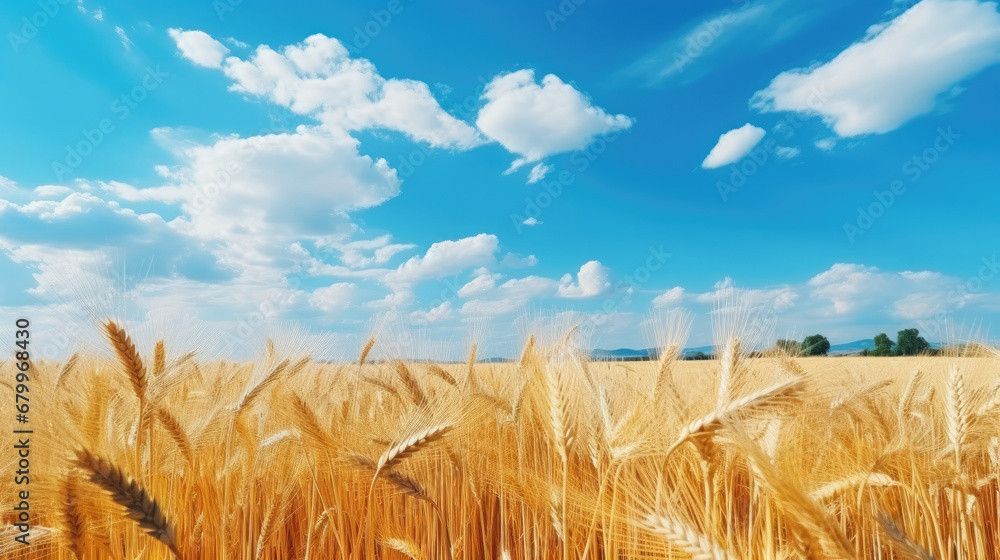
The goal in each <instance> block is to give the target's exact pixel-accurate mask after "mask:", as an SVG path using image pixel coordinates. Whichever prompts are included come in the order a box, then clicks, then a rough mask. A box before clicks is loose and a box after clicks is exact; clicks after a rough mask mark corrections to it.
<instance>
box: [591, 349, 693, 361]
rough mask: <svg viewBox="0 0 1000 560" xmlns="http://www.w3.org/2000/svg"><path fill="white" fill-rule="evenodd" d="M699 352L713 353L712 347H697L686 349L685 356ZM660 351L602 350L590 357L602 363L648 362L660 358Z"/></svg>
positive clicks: (597, 350)
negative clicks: (616, 361) (619, 361)
mask: <svg viewBox="0 0 1000 560" xmlns="http://www.w3.org/2000/svg"><path fill="white" fill-rule="evenodd" d="M698 352H704V353H705V354H711V353H712V347H711V346H697V347H694V348H685V349H684V356H691V355H693V354H696V353H698ZM658 354H659V353H658V351H657V349H656V348H646V349H644V350H635V349H632V348H618V349H615V350H603V349H601V348H598V349H595V350H592V351H591V352H590V357H591V359H593V360H596V361H599V362H602V361H613V360H648V359H656V358H657V356H658Z"/></svg>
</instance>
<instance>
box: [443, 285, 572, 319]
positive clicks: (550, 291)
mask: <svg viewBox="0 0 1000 560" xmlns="http://www.w3.org/2000/svg"><path fill="white" fill-rule="evenodd" d="M558 288H559V283H558V282H556V281H555V280H552V279H550V278H542V277H539V276H527V277H525V278H514V279H511V280H508V281H506V282H504V283H503V284H501V285H500V286H499V287H497V288H496V289H493V290H485V291H482V292H480V293H479V296H480V298H479V299H472V300H469V301H467V302H465V304H463V305H462V308H461V309H460V310H459V312H460V313H461V314H463V315H507V314H511V313H520V312H522V311H524V309H525V307H526V306H527V305H528V303H529V302H530V301H531V300H532V299H535V298H545V297H552V296H553V295H555V293H556V290H557V289H558Z"/></svg>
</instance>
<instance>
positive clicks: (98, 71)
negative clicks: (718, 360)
mask: <svg viewBox="0 0 1000 560" xmlns="http://www.w3.org/2000/svg"><path fill="white" fill-rule="evenodd" d="M0 29H2V30H4V33H5V37H6V40H5V44H4V45H3V47H2V49H0V50H2V52H3V54H2V61H3V76H4V79H3V80H0V119H2V120H0V153H2V154H3V157H2V158H0V177H2V179H0V273H2V275H3V288H4V289H3V290H2V292H0V309H2V312H3V315H5V316H11V317H13V316H15V315H25V314H27V315H29V316H36V317H38V320H39V321H40V322H43V323H44V322H46V321H48V322H50V323H52V324H59V323H61V322H62V323H64V322H65V321H66V317H68V316H69V315H70V314H71V310H72V309H73V308H78V307H81V306H86V305H95V304H94V302H93V299H94V298H93V293H92V292H94V291H95V290H96V288H92V287H94V286H110V285H118V284H121V283H122V282H123V281H122V278H121V274H120V273H119V272H118V271H119V270H122V269H124V270H126V271H127V272H126V275H127V276H128V278H127V280H126V281H125V283H126V284H127V285H128V287H129V288H130V289H132V293H130V294H129V305H130V311H129V313H130V315H131V317H130V318H131V319H132V320H134V321H136V322H138V323H142V322H150V321H153V318H154V317H167V318H169V319H162V320H161V322H162V321H175V322H176V321H187V322H190V321H195V320H197V321H203V322H205V323H207V324H209V325H212V326H214V327H215V328H218V329H222V330H226V329H229V330H231V329H232V328H233V325H236V324H239V323H241V322H246V321H247V318H248V317H263V319H264V320H265V321H266V322H267V323H268V324H271V323H280V324H288V322H294V323H297V324H300V325H303V326H304V328H308V329H310V330H312V331H313V332H332V333H336V334H338V335H340V336H341V337H342V338H343V339H345V340H348V339H349V340H354V338H355V337H356V336H358V335H361V334H364V333H365V332H367V330H368V329H370V328H371V325H372V319H371V318H372V317H373V316H382V315H385V314H391V315H392V316H393V317H394V319H393V321H394V323H396V324H397V325H402V326H401V327H399V328H400V329H403V330H407V329H409V330H412V331H419V332H420V333H422V334H421V336H426V337H429V338H439V339H444V340H455V341H458V340H467V339H468V337H469V336H472V335H470V333H478V334H476V336H479V335H481V334H482V331H483V325H484V324H486V323H488V324H489V328H488V329H486V331H487V334H488V335H489V336H490V337H491V339H492V340H494V341H495V342H496V345H497V346H496V349H495V352H497V353H504V352H506V350H504V349H503V348H505V346H504V344H505V343H509V342H513V341H514V340H515V339H516V335H517V332H518V329H512V328H511V325H512V324H516V323H517V318H518V317H522V316H524V314H525V313H528V314H529V315H530V316H557V317H558V316H560V314H562V313H572V316H571V317H569V318H566V321H568V322H573V321H583V322H584V323H585V324H586V325H587V326H588V328H589V331H588V332H592V337H591V341H592V344H593V345H594V346H600V347H618V346H631V347H640V346H642V345H643V343H644V340H643V336H642V331H643V329H642V326H641V325H642V322H643V320H644V318H646V317H647V316H648V315H649V314H650V313H664V312H669V311H670V310H673V309H686V310H688V311H690V312H692V313H694V314H695V315H696V320H695V324H694V329H693V331H692V336H691V341H690V342H691V344H692V345H700V344H707V343H709V342H710V341H711V336H712V331H711V328H710V315H711V311H712V309H713V308H716V307H718V305H719V302H720V301H723V300H726V301H728V300H727V299H726V298H728V297H730V296H734V297H739V298H740V299H742V300H744V301H747V302H750V303H751V304H752V305H754V306H758V307H760V308H761V309H764V310H765V312H766V313H767V315H768V317H770V320H771V321H773V322H774V329H775V330H774V332H775V333H776V334H778V335H786V334H789V335H794V336H799V337H801V335H803V334H808V333H812V332H822V333H824V334H826V335H827V336H829V337H830V339H831V340H833V341H834V342H835V343H836V342H842V341H849V340H855V339H859V338H868V337H870V336H872V335H874V334H876V333H877V332H881V331H888V332H890V333H894V332H895V331H897V330H899V329H902V328H905V327H908V326H918V327H919V328H921V331H922V332H923V333H924V334H926V335H927V336H928V338H929V339H931V340H941V339H944V338H947V336H946V335H945V334H944V333H945V332H946V331H948V330H952V329H954V328H956V327H957V328H958V330H962V329H964V328H966V327H968V326H969V325H974V326H976V327H977V328H982V329H988V327H989V325H990V323H991V321H992V320H993V318H995V317H997V316H998V312H1000V296H998V293H1000V287H998V285H997V282H996V281H994V280H993V279H994V277H995V275H997V274H998V273H1000V270H997V269H998V265H997V264H996V263H997V260H996V258H997V257H996V255H997V245H996V240H997V239H998V235H997V233H998V225H997V224H998V221H997V220H996V208H997V207H998V202H1000V194H998V192H997V189H996V186H997V161H998V159H997V147H998V144H997V140H996V131H997V130H998V129H1000V112H998V111H997V110H996V108H995V104H996V101H995V100H996V97H997V92H998V91H1000V70H998V66H997V62H1000V13H998V12H997V5H996V3H993V2H978V1H973V0H923V1H922V2H919V3H913V2H898V1H897V2H891V1H881V2H862V1H860V0H859V1H854V2H850V1H845V2H792V1H790V0H749V1H739V2H731V1H719V2H708V1H699V2H694V1H691V2H668V3H654V2H634V3H612V2H603V1H599V0H586V1H580V0H577V2H574V1H572V0H564V1H563V2H561V3H560V2H558V1H552V2H530V3H529V2H480V3H474V5H471V4H468V3H459V2H436V3H433V4H431V5H428V4H426V3H415V2H411V1H409V0H399V1H376V2H351V3H346V2H288V3H282V4H277V3H270V4H267V3H262V2H240V1H238V0H220V1H216V2H214V3H213V2H209V1H199V2H187V1H179V2H172V3H168V4H163V5H142V6H138V5H136V4H135V3H125V2H113V1H107V2H92V1H90V0H84V1H82V2H75V1H69V0H65V1H60V0H50V1H48V2H46V1H44V0H43V1H40V2H21V3H18V4H17V5H16V6H12V7H8V8H7V9H5V10H4V13H3V14H0ZM109 271H114V272H109ZM81 286H82V287H81ZM88 298H90V300H88ZM483 317H489V319H488V321H487V320H486V319H483ZM158 320H159V319H158Z"/></svg>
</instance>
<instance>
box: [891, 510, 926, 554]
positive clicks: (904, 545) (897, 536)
mask: <svg viewBox="0 0 1000 560" xmlns="http://www.w3.org/2000/svg"><path fill="white" fill-rule="evenodd" d="M878 522H879V525H881V527H882V530H883V531H885V534H886V536H888V537H889V541H890V542H891V543H892V545H893V548H895V549H896V551H898V552H901V553H903V555H904V556H905V557H906V558H908V559H911V560H934V555H932V554H931V553H930V552H927V550H926V549H924V547H922V546H920V544H918V543H917V542H916V541H914V540H913V539H911V538H910V537H909V536H907V534H906V533H905V532H904V531H903V530H902V529H901V528H900V527H899V525H897V524H896V522H895V520H893V519H892V518H891V517H889V516H888V515H887V514H886V513H885V512H882V511H880V512H879V513H878Z"/></svg>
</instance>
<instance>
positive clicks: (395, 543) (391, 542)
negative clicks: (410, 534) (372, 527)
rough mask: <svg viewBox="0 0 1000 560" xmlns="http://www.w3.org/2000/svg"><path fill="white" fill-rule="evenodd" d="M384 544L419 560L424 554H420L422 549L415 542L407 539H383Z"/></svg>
mask: <svg viewBox="0 0 1000 560" xmlns="http://www.w3.org/2000/svg"><path fill="white" fill-rule="evenodd" d="M382 546H384V547H386V548H391V549H392V550H395V551H396V552H399V553H401V554H403V555H405V556H406V557H408V558H412V559H413V560H419V559H420V558H422V556H421V555H420V549H418V548H417V546H416V545H415V544H413V543H411V542H410V541H407V540H403V539H382Z"/></svg>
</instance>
